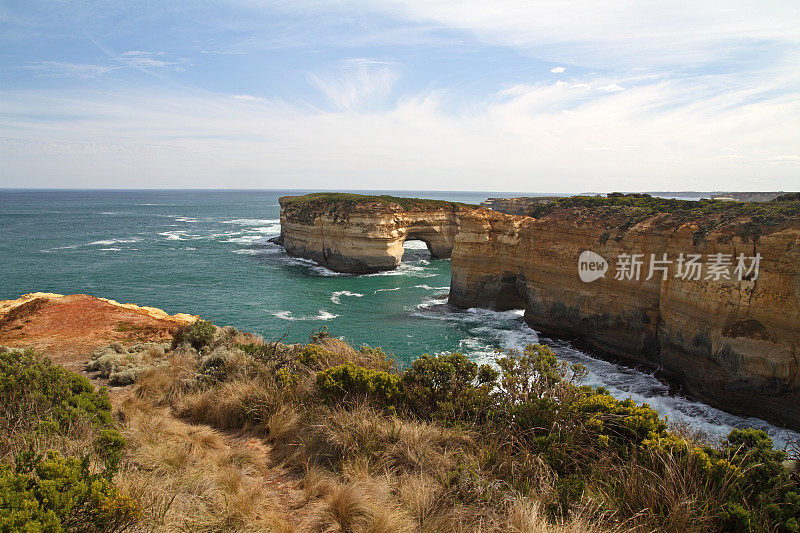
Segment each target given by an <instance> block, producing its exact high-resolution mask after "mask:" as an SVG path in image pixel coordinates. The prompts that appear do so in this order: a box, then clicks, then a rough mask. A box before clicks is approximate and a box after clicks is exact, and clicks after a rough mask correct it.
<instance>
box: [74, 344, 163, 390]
mask: <svg viewBox="0 0 800 533" xmlns="http://www.w3.org/2000/svg"><path fill="white" fill-rule="evenodd" d="M167 347H168V345H162V344H159V343H155V342H144V343H137V344H134V345H131V346H130V347H128V348H125V347H124V346H122V345H121V344H120V343H118V342H115V343H112V344H109V345H108V346H104V347H101V348H98V349H97V350H95V351H94V353H93V354H92V359H91V360H90V361H89V362H88V363H87V364H86V370H88V371H90V372H98V376H99V377H102V378H106V379H108V382H109V384H110V385H115V386H121V385H130V384H131V383H134V382H135V381H136V380H137V379H138V377H139V376H140V375H141V374H142V373H143V372H145V371H147V370H149V369H150V368H152V367H154V366H158V365H161V364H162V363H163V357H164V355H165V350H166V348H167Z"/></svg>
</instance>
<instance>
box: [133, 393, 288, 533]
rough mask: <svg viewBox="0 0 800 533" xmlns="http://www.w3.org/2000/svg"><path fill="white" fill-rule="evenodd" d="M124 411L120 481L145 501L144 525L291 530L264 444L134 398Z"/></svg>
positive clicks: (162, 528)
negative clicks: (186, 419)
mask: <svg viewBox="0 0 800 533" xmlns="http://www.w3.org/2000/svg"><path fill="white" fill-rule="evenodd" d="M122 410H123V413H125V414H126V419H127V422H126V424H125V427H124V434H125V436H126V438H127V439H128V441H129V445H128V452H127V456H126V460H125V462H124V464H123V467H122V469H121V471H120V473H119V475H118V478H119V479H118V484H119V485H120V487H121V488H122V490H123V491H125V492H126V493H128V494H130V495H132V496H135V497H136V498H138V499H139V500H140V501H141V502H142V503H143V507H144V509H145V513H146V516H145V520H144V521H143V523H144V525H145V526H144V530H147V529H150V530H158V531H186V530H187V529H188V530H190V531H256V530H259V531H293V529H292V526H291V524H289V523H288V522H287V521H286V520H285V515H286V509H285V498H286V496H287V494H286V491H285V490H282V491H280V492H276V491H275V490H274V489H272V488H270V487H271V486H273V485H274V479H273V478H272V477H271V472H272V470H271V468H270V464H269V455H268V450H267V449H266V448H263V447H262V446H259V445H253V443H250V442H248V441H247V440H242V439H235V438H233V437H230V436H227V435H224V434H223V433H220V432H219V431H216V430H214V429H211V428H210V427H208V426H205V425H200V426H198V425H193V424H189V423H186V422H183V421H181V420H177V419H176V418H174V417H173V416H171V414H170V413H169V411H168V410H166V409H158V408H156V409H152V408H149V407H148V406H147V405H142V403H141V402H140V401H137V400H134V401H131V402H128V403H127V404H126V405H125V406H123V409H122ZM282 500H283V501H282Z"/></svg>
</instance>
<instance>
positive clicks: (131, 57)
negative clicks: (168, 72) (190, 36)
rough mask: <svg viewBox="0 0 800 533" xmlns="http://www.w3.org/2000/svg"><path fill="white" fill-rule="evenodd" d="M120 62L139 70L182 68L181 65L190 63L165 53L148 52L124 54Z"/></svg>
mask: <svg viewBox="0 0 800 533" xmlns="http://www.w3.org/2000/svg"><path fill="white" fill-rule="evenodd" d="M117 60H118V61H120V62H122V63H124V64H126V65H128V66H131V67H134V68H138V69H163V68H168V67H171V68H178V69H180V68H181V65H184V64H186V63H188V61H186V60H185V59H181V58H177V59H175V58H168V57H167V54H166V53H165V52H146V51H143V50H128V51H127V52H123V53H122V54H121V55H120V56H119V57H118V58H117Z"/></svg>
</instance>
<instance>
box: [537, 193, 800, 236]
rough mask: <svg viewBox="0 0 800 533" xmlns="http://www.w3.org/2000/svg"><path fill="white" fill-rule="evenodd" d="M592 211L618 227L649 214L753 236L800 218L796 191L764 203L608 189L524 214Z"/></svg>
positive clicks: (662, 222) (703, 230)
mask: <svg viewBox="0 0 800 533" xmlns="http://www.w3.org/2000/svg"><path fill="white" fill-rule="evenodd" d="M586 213H591V214H592V215H593V216H595V217H599V218H604V219H606V220H610V221H612V223H613V224H614V225H615V226H616V229H617V230H618V231H625V230H627V229H628V228H630V227H632V226H633V225H635V224H637V223H639V222H642V221H644V220H647V219H650V218H657V219H658V220H657V221H656V222H657V223H658V224H660V225H679V224H683V223H686V222H695V223H697V224H698V226H699V230H698V237H699V238H702V237H703V236H705V234H707V233H709V232H711V231H713V230H715V229H724V230H728V231H729V232H730V233H734V234H738V235H742V236H749V237H751V238H757V237H758V236H759V235H762V234H764V233H767V232H769V231H770V230H772V229H775V228H779V227H781V226H784V225H788V224H793V223H800V193H790V194H785V195H782V196H779V197H777V198H776V199H774V200H772V201H769V202H736V201H728V200H697V201H695V200H678V199H670V198H658V197H654V196H650V195H649V194H637V193H632V194H622V193H611V194H609V195H608V196H570V197H567V198H558V199H554V200H553V201H552V202H548V203H542V204H536V205H532V206H530V208H529V209H528V210H527V212H526V214H527V215H528V216H532V217H536V218H542V217H547V216H553V217H557V216H564V217H570V216H576V215H582V214H586Z"/></svg>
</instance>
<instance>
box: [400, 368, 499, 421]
mask: <svg viewBox="0 0 800 533" xmlns="http://www.w3.org/2000/svg"><path fill="white" fill-rule="evenodd" d="M478 374H479V370H478V365H477V364H476V363H474V362H472V361H470V360H469V359H467V357H466V356H465V355H463V354H460V353H453V354H448V355H427V354H425V355H423V356H422V357H420V358H419V359H417V360H416V361H414V363H413V364H412V365H411V368H409V369H408V370H406V371H405V372H404V373H403V378H402V385H403V390H404V392H405V397H406V400H407V402H408V405H409V407H410V408H411V410H412V411H414V412H415V413H416V414H417V415H418V416H421V417H423V418H432V417H439V418H466V417H471V416H474V415H476V414H477V413H478V411H479V410H481V409H483V411H484V412H486V410H487V408H488V407H490V405H489V403H490V398H489V393H490V392H491V389H492V388H493V387H494V379H496V375H497V374H496V371H494V370H493V369H491V368H490V367H485V368H484V367H481V370H480V376H481V382H480V385H478V384H476V382H477V381H478V380H477V378H478ZM493 378H494V379H493Z"/></svg>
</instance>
